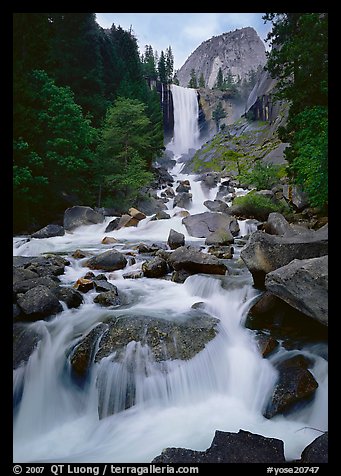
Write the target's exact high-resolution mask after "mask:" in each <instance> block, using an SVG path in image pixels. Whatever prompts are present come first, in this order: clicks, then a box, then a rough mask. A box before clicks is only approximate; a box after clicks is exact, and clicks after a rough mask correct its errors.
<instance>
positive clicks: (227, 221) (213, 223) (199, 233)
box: [182, 212, 239, 238]
mask: <svg viewBox="0 0 341 476" xmlns="http://www.w3.org/2000/svg"><path fill="white" fill-rule="evenodd" d="M182 223H183V224H184V225H185V227H186V230H187V232H188V234H189V235H190V236H195V237H197V238H207V237H208V235H209V234H210V233H212V232H214V231H217V230H219V229H224V230H227V231H230V232H231V233H232V235H233V236H236V235H237V234H238V233H239V225H238V222H237V220H236V218H235V217H232V216H230V215H226V214H224V213H211V212H204V213H197V214H195V215H189V216H188V217H185V218H183V220H182Z"/></svg>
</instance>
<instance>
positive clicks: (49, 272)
mask: <svg viewBox="0 0 341 476" xmlns="http://www.w3.org/2000/svg"><path fill="white" fill-rule="evenodd" d="M69 264H70V261H68V260H67V259H65V258H63V257H62V256H57V255H48V256H36V257H33V258H32V257H30V258H28V260H27V261H26V263H25V264H23V265H22V266H23V267H24V268H25V269H26V270H29V271H33V272H34V273H36V275H38V276H40V277H42V276H60V275H61V274H64V269H65V266H67V265H69Z"/></svg>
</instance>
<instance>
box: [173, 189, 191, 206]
mask: <svg viewBox="0 0 341 476" xmlns="http://www.w3.org/2000/svg"><path fill="white" fill-rule="evenodd" d="M191 203H192V194H191V193H189V192H182V193H178V194H177V195H176V196H175V197H174V202H173V208H174V207H180V208H189V207H190V206H191Z"/></svg>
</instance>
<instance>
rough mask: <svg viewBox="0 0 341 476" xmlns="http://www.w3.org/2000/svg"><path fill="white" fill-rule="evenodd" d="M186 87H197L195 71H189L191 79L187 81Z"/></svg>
mask: <svg viewBox="0 0 341 476" xmlns="http://www.w3.org/2000/svg"><path fill="white" fill-rule="evenodd" d="M188 87H189V88H194V89H196V88H197V87H198V81H197V75H196V72H195V69H192V70H191V79H190V80H189V83H188Z"/></svg>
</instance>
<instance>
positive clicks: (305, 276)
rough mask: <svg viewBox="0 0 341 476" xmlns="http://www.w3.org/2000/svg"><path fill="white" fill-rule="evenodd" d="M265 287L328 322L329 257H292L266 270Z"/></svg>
mask: <svg viewBox="0 0 341 476" xmlns="http://www.w3.org/2000/svg"><path fill="white" fill-rule="evenodd" d="M265 287H266V289H267V290H268V291H270V292H271V293H272V294H274V295H275V296H277V297H279V298H280V299H282V300H283V301H285V302H287V303H288V304H289V305H290V306H292V307H294V308H295V309H298V310H299V311H301V312H303V314H306V315H307V316H310V317H312V318H313V319H316V320H317V321H319V322H321V323H322V324H324V325H328V256H322V257H320V258H310V259H302V260H301V259H294V260H293V261H291V262H290V263H289V264H287V265H285V266H282V267H281V268H278V269H276V270H275V271H272V272H271V273H268V274H267V276H266V278H265Z"/></svg>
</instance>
